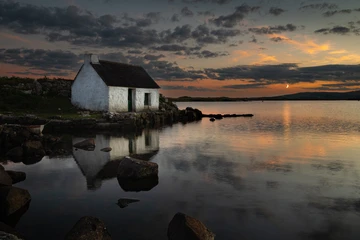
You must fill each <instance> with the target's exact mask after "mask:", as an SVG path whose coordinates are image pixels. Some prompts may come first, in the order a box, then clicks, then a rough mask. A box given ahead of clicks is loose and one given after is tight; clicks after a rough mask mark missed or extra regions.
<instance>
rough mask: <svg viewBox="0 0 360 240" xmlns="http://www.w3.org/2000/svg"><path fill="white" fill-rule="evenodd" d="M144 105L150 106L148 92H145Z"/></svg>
mask: <svg viewBox="0 0 360 240" xmlns="http://www.w3.org/2000/svg"><path fill="white" fill-rule="evenodd" d="M144 105H145V106H150V93H145V98H144Z"/></svg>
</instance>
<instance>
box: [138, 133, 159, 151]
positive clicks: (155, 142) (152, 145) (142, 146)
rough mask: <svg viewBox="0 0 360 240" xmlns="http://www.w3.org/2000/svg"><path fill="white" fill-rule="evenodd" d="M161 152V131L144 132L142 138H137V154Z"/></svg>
mask: <svg viewBox="0 0 360 240" xmlns="http://www.w3.org/2000/svg"><path fill="white" fill-rule="evenodd" d="M146 138H148V139H149V145H146ZM155 150H159V131H158V130H144V131H143V133H142V134H141V136H139V137H137V138H136V154H145V153H149V152H152V151H155Z"/></svg>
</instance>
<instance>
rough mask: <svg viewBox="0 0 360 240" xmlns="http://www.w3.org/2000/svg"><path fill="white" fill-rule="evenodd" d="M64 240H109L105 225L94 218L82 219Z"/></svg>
mask: <svg viewBox="0 0 360 240" xmlns="http://www.w3.org/2000/svg"><path fill="white" fill-rule="evenodd" d="M65 239H66V240H111V236H110V234H109V232H108V231H107V229H106V226H105V224H104V223H103V222H102V221H101V220H100V219H98V218H95V217H89V216H86V217H82V218H81V219H80V220H79V221H78V222H77V223H76V224H75V225H74V227H73V228H72V229H71V230H70V232H69V233H68V234H67V235H66V236H65Z"/></svg>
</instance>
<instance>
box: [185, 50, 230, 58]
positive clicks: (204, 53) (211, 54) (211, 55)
mask: <svg viewBox="0 0 360 240" xmlns="http://www.w3.org/2000/svg"><path fill="white" fill-rule="evenodd" d="M192 55H196V56H197V57H199V58H216V57H222V56H228V55H229V53H228V52H212V51H209V50H203V51H201V52H194V53H192Z"/></svg>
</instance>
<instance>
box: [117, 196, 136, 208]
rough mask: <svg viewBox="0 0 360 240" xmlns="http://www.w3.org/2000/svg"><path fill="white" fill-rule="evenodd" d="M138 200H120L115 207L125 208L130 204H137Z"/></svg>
mask: <svg viewBox="0 0 360 240" xmlns="http://www.w3.org/2000/svg"><path fill="white" fill-rule="evenodd" d="M139 201H140V200H138V199H130V198H120V199H119V200H118V202H117V205H118V206H119V207H120V208H125V207H127V206H129V204H130V203H135V202H139Z"/></svg>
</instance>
